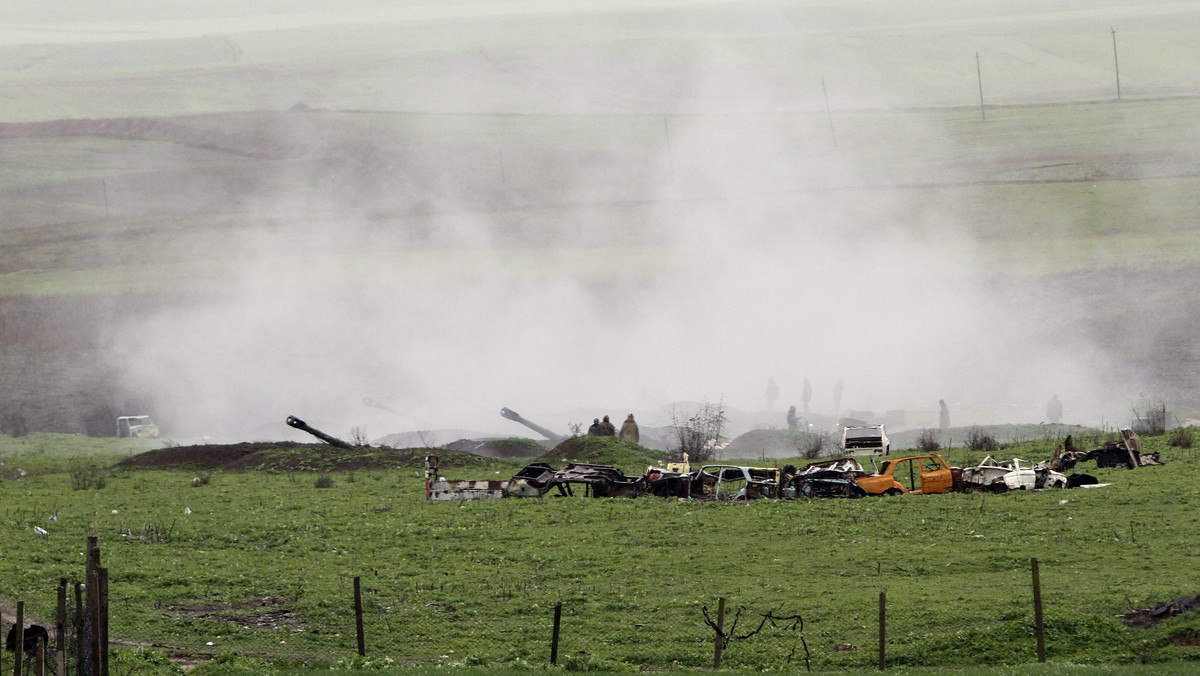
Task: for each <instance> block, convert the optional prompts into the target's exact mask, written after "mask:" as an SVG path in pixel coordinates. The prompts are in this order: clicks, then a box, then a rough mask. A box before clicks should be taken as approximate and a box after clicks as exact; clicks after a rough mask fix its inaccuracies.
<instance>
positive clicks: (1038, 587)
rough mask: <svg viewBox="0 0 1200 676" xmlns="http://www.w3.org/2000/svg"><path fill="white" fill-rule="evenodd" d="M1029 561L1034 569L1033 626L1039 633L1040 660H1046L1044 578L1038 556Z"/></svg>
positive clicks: (1038, 652)
mask: <svg viewBox="0 0 1200 676" xmlns="http://www.w3.org/2000/svg"><path fill="white" fill-rule="evenodd" d="M1029 563H1030V567H1031V568H1032V569H1033V626H1034V631H1035V632H1036V633H1037V657H1038V662H1045V661H1046V626H1045V623H1044V622H1043V621H1042V578H1041V576H1039V575H1038V560H1037V557H1034V558H1032V559H1030V560H1029Z"/></svg>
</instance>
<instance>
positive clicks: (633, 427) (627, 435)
mask: <svg viewBox="0 0 1200 676" xmlns="http://www.w3.org/2000/svg"><path fill="white" fill-rule="evenodd" d="M621 438H622V439H625V440H626V441H632V442H633V443H635V444H636V443H638V441H639V440H640V439H641V436H640V435H639V434H638V424H637V421H635V420H634V419H633V414H632V413H630V414H629V417H627V418H625V422H623V423H621Z"/></svg>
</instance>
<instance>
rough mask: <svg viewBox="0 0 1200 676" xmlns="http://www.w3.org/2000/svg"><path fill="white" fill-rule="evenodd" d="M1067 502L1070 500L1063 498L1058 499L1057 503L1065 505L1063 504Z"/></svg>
mask: <svg viewBox="0 0 1200 676" xmlns="http://www.w3.org/2000/svg"><path fill="white" fill-rule="evenodd" d="M1068 502H1070V500H1066V499H1063V500H1059V501H1058V504H1060V505H1065V504H1067V503H1068Z"/></svg>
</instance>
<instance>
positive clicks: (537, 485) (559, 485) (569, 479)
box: [504, 462, 646, 498]
mask: <svg viewBox="0 0 1200 676" xmlns="http://www.w3.org/2000/svg"><path fill="white" fill-rule="evenodd" d="M645 484H646V480H645V478H644V477H636V478H632V477H627V476H625V474H624V473H623V472H622V471H621V470H619V469H617V468H616V467H612V466H610V465H588V464H584V463H574V462H572V463H567V466H566V467H564V468H563V469H558V470H556V469H554V468H553V467H551V466H550V465H547V464H546V463H543V462H537V463H533V464H531V465H526V466H525V468H524V469H522V470H521V471H519V472H517V473H516V474H514V475H513V478H512V479H510V480H509V482H508V484H507V485H506V486H505V487H504V494H505V496H510V497H541V496H543V495H545V494H546V493H549V492H551V491H556V492H557V494H558V495H562V496H569V495H575V490H576V487H578V486H582V487H583V495H584V496H585V497H593V498H636V497H637V496H638V495H641V494H642V493H643V492H644V490H643V489H644V487H645Z"/></svg>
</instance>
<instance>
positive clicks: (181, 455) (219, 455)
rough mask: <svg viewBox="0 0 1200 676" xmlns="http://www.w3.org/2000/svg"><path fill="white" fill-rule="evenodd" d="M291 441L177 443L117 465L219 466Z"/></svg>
mask: <svg viewBox="0 0 1200 676" xmlns="http://www.w3.org/2000/svg"><path fill="white" fill-rule="evenodd" d="M295 446H296V444H292V443H268V442H254V443H242V444H227V445H222V444H203V445H200V446H174V447H170V448H160V449H156V450H153V451H146V452H145V453H139V454H137V455H135V456H132V457H129V458H126V459H124V460H122V461H121V462H119V463H117V466H118V467H140V468H144V469H207V470H212V469H220V468H221V467H224V466H225V465H229V464H230V463H234V462H237V461H239V460H241V459H242V458H245V457H246V456H248V455H254V454H255V453H261V452H263V451H269V450H276V449H283V448H295Z"/></svg>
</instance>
